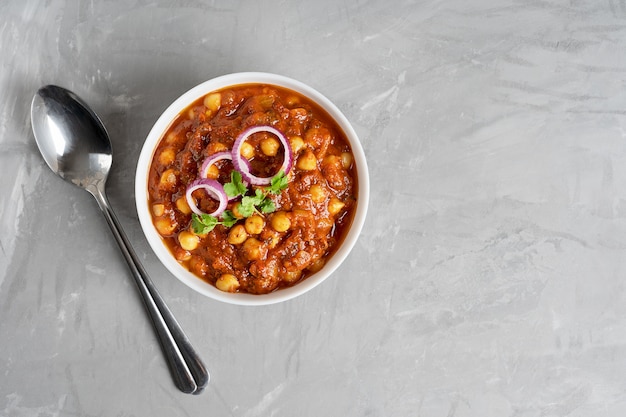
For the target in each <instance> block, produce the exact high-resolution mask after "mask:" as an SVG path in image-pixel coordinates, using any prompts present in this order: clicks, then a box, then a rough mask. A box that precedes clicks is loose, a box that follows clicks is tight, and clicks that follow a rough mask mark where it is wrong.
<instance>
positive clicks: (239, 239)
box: [228, 224, 248, 245]
mask: <svg viewBox="0 0 626 417" xmlns="http://www.w3.org/2000/svg"><path fill="white" fill-rule="evenodd" d="M247 237H248V233H247V232H246V228H245V227H243V225H241V224H238V225H235V226H234V227H233V228H232V229H230V233H228V243H230V244H231V245H240V244H242V243H243V242H244V241H245V240H246V238H247Z"/></svg>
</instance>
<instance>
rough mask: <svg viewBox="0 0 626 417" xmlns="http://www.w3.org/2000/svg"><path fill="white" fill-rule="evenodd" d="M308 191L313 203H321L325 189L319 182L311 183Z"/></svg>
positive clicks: (324, 197)
mask: <svg viewBox="0 0 626 417" xmlns="http://www.w3.org/2000/svg"><path fill="white" fill-rule="evenodd" d="M309 193H310V194H311V201H313V202H314V203H321V202H322V201H324V200H325V199H326V190H325V189H324V187H322V186H321V185H319V184H313V185H312V186H311V188H309Z"/></svg>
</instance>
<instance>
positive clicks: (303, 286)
mask: <svg viewBox="0 0 626 417" xmlns="http://www.w3.org/2000/svg"><path fill="white" fill-rule="evenodd" d="M249 83H257V84H271V85H276V86H279V87H283V88H288V89H291V90H293V91H296V92H298V93H300V94H302V95H304V96H306V97H308V98H309V99H311V100H312V101H314V102H316V103H317V104H318V105H319V106H320V107H322V108H323V109H324V110H326V112H328V114H330V116H331V117H332V118H334V119H335V121H336V122H337V124H338V125H339V127H340V128H341V129H342V130H343V132H344V134H345V135H346V137H347V139H348V141H349V142H350V146H351V147H352V153H353V156H354V161H355V163H356V169H357V175H358V189H357V198H358V200H357V205H356V212H355V213H354V218H353V221H352V224H351V225H350V229H349V230H348V233H347V235H346V236H345V238H344V240H343V242H342V243H341V246H340V247H339V248H338V249H337V250H336V251H335V253H334V254H333V255H332V256H331V258H330V259H329V260H328V261H327V262H326V264H325V265H324V267H323V268H322V269H321V270H320V271H318V272H316V273H315V274H313V275H311V276H310V277H308V278H306V279H304V280H302V281H301V282H299V283H297V284H295V285H294V286H292V287H288V288H284V289H280V290H277V291H274V292H272V293H269V294H262V295H254V294H243V293H241V294H240V293H227V292H223V291H220V290H218V289H217V288H215V287H214V286H213V285H211V284H210V283H208V282H205V281H203V280H202V279H201V278H199V277H198V276H196V275H194V274H193V273H192V272H190V271H188V270H187V269H186V268H185V267H183V266H182V265H180V264H179V263H178V261H176V259H175V258H174V256H173V255H172V253H171V252H170V250H169V249H168V248H167V246H166V245H165V243H164V242H163V240H162V238H161V236H160V235H159V233H158V232H157V231H156V229H155V227H154V225H153V223H152V216H151V213H150V209H149V207H148V171H149V168H150V164H151V162H152V157H153V154H154V151H155V149H156V147H157V144H158V143H159V140H160V139H161V136H162V135H163V133H164V132H165V131H166V130H167V128H168V127H169V126H170V124H171V123H172V121H173V120H174V119H175V118H176V116H178V114H179V113H181V112H182V111H183V110H184V109H185V108H186V107H187V106H189V105H190V104H191V103H192V102H194V101H195V100H197V99H198V98H200V97H202V96H204V95H206V94H208V93H210V92H212V91H215V90H220V89H223V88H225V87H228V86H234V85H239V84H249ZM135 200H136V204H137V212H138V215H139V221H140V223H141V227H142V229H143V232H144V233H145V235H146V238H147V240H148V243H149V244H150V246H151V247H152V250H153V251H154V253H155V254H156V255H157V257H158V258H159V260H160V261H161V262H162V263H163V265H165V267H166V268H167V269H168V270H169V271H170V272H171V273H172V274H173V275H174V276H175V277H176V278H178V279H179V280H180V281H182V282H183V283H184V284H186V285H187V286H189V287H191V288H192V289H194V290H195V291H197V292H199V293H200V294H203V295H205V296H207V297H210V298H212V299H215V300H219V301H223V302H226V303H230V304H240V305H264V304H273V303H277V302H280V301H285V300H289V299H291V298H294V297H296V296H298V295H301V294H303V293H305V292H307V291H309V290H311V289H312V288H314V287H315V286H317V285H319V284H320V283H321V282H322V281H324V280H325V279H326V278H328V277H329V276H330V275H331V274H332V273H333V272H334V271H335V270H336V269H337V268H338V267H339V265H340V264H341V263H342V262H343V261H344V260H345V259H346V257H347V256H348V254H349V253H350V251H351V250H352V247H353V246H354V244H355V243H356V241H357V239H358V237H359V234H360V233H361V229H362V227H363V223H364V221H365V215H366V213H367V206H368V201H369V176H368V170H367V163H366V160H365V154H364V153H363V148H362V147H361V143H360V142H359V139H358V137H357V134H356V132H355V131H354V129H353V128H352V126H351V125H350V122H348V119H346V117H345V116H344V115H343V114H342V113H341V111H340V110H339V109H338V108H337V107H336V106H335V105H334V104H333V103H332V102H331V101H330V100H328V99H327V98H326V97H324V96H323V95H322V94H320V93H319V92H318V91H316V90H314V89H313V88H311V87H309V86H307V85H305V84H303V83H301V82H299V81H296V80H293V79H291V78H288V77H284V76H281V75H276V74H269V73H260V72H242V73H233V74H228V75H224V76H221V77H217V78H213V79H211V80H208V81H206V82H204V83H202V84H200V85H198V86H196V87H194V88H192V89H191V90H189V91H187V92H186V93H185V94H183V95H182V96H180V97H179V98H178V99H177V100H176V101H174V103H172V104H171V105H170V106H169V107H168V108H167V109H166V110H165V111H164V112H163V114H162V115H161V117H159V119H158V120H157V121H156V123H155V124H154V126H153V127H152V130H150V133H149V134H148V137H147V138H146V141H145V143H144V145H143V148H142V150H141V154H140V155H139V162H138V164H137V173H136V176H135Z"/></svg>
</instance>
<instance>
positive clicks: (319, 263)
mask: <svg viewBox="0 0 626 417" xmlns="http://www.w3.org/2000/svg"><path fill="white" fill-rule="evenodd" d="M325 263H326V262H325V261H324V259H322V258H319V259H317V260H315V261H313V263H312V264H311V265H309V267H308V268H307V269H308V270H309V271H311V272H318V271H319V270H320V269H322V268H323V267H324V264H325Z"/></svg>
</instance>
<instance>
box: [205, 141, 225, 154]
mask: <svg viewBox="0 0 626 417" xmlns="http://www.w3.org/2000/svg"><path fill="white" fill-rule="evenodd" d="M227 150H229V148H228V146H226V145H224V144H223V143H222V142H211V143H209V144H208V145H207V155H213V154H214V153H218V152H224V151H227Z"/></svg>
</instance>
